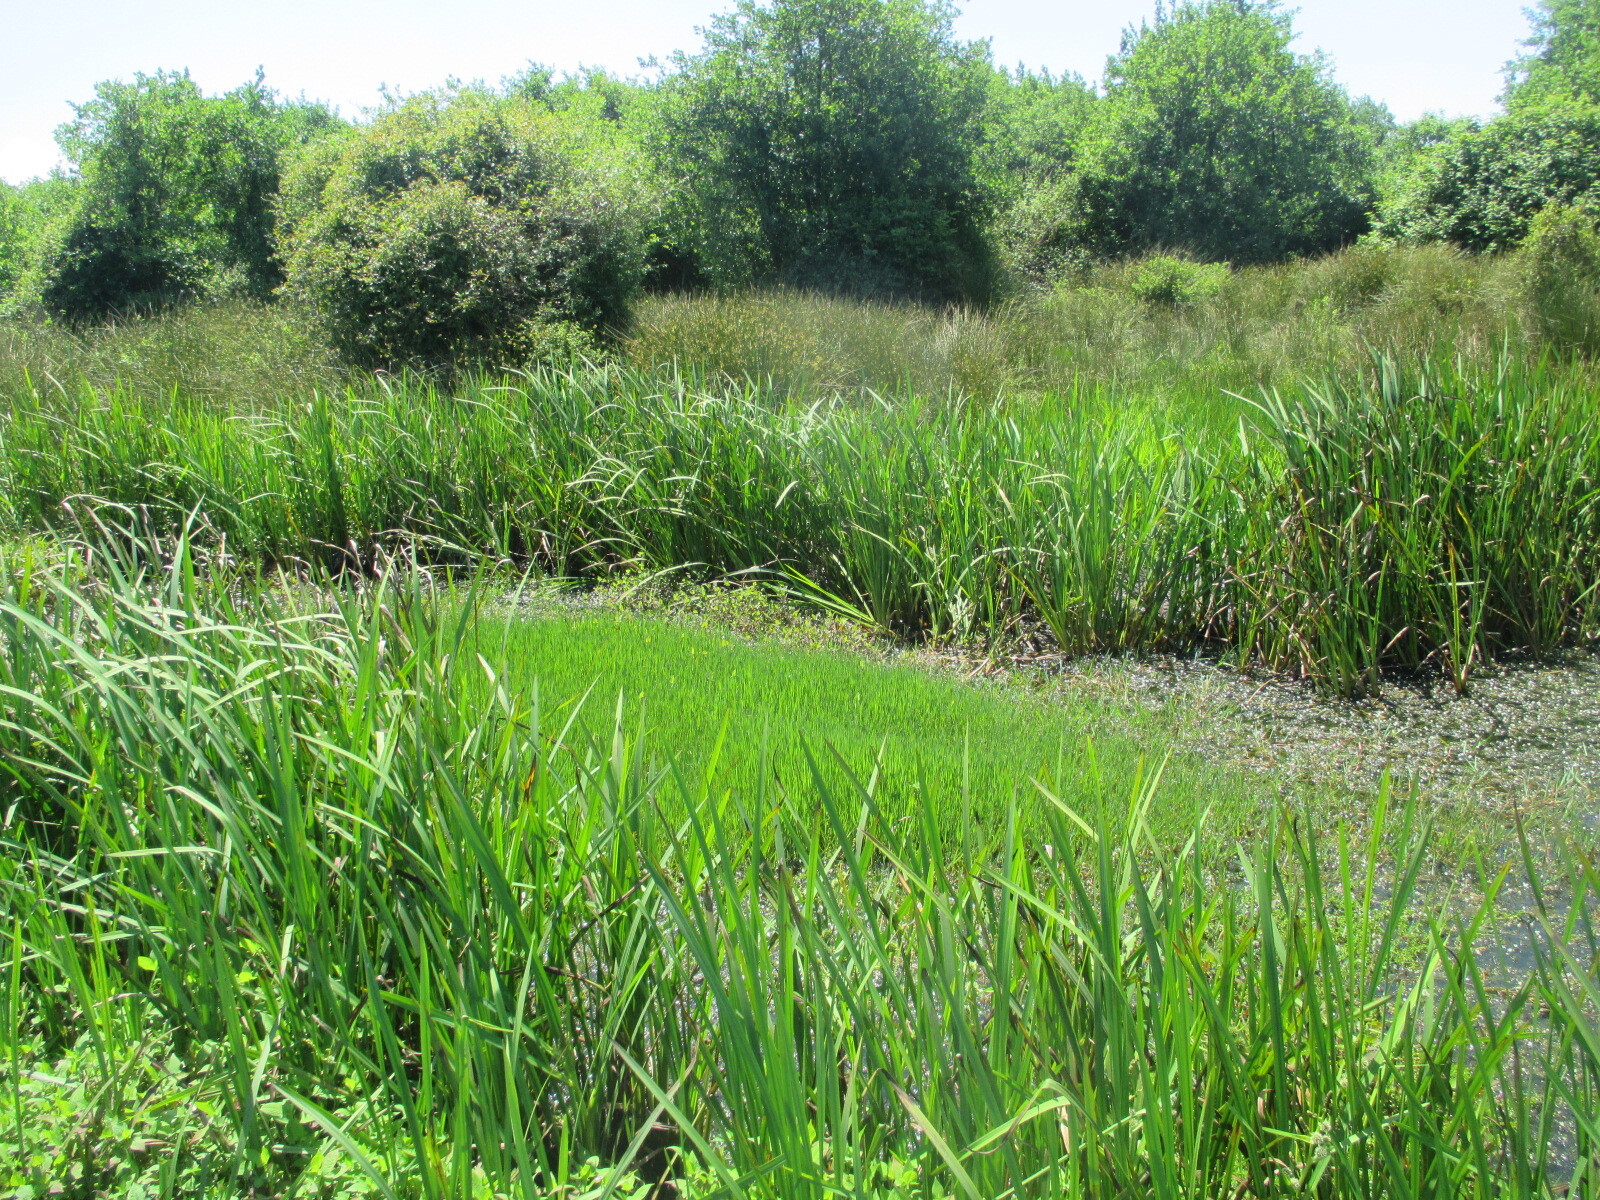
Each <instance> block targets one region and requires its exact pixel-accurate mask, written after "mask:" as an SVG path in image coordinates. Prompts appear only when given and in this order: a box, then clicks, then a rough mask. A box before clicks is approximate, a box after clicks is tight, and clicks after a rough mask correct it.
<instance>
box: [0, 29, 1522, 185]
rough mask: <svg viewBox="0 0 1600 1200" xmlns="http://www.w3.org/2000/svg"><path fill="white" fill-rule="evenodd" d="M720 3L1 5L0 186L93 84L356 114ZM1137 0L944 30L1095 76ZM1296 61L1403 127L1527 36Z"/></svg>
mask: <svg viewBox="0 0 1600 1200" xmlns="http://www.w3.org/2000/svg"><path fill="white" fill-rule="evenodd" d="M728 6H729V5H728V4H727V3H723V2H721V0H450V2H449V3H442V2H440V0H381V2H380V0H273V2H272V3H262V2H261V0H252V2H250V3H239V2H237V0H54V2H51V0H0V29H4V30H5V31H6V42H7V46H8V49H9V53H8V54H7V55H6V60H7V62H6V69H5V71H4V72H0V178H3V179H6V180H9V181H11V182H17V181H20V180H22V179H26V178H30V177H32V176H34V175H38V174H42V173H44V172H46V171H48V170H49V169H50V168H51V166H52V165H54V164H55V162H56V161H57V156H56V149H55V143H54V140H53V138H52V136H51V135H52V131H53V130H54V129H55V127H56V126H57V125H58V124H60V123H61V122H62V121H64V120H66V119H67V118H68V117H69V116H70V115H71V110H70V109H69V108H68V102H69V101H72V100H82V99H84V98H86V97H87V96H88V95H89V94H90V93H91V91H92V89H93V87H94V84H95V82H96V81H97V80H100V79H108V78H118V77H122V78H126V77H128V76H130V75H132V74H133V72H135V71H153V70H156V69H158V68H173V69H176V68H183V67H187V68H189V69H190V71H191V72H192V73H193V75H194V77H195V79H196V80H197V81H198V82H199V83H200V85H201V86H202V87H204V88H206V89H207V90H209V91H216V90H223V89H226V88H229V87H232V86H234V85H236V84H238V83H240V82H242V81H243V80H245V79H247V78H249V77H250V75H252V74H253V73H254V71H255V68H256V66H257V65H258V64H260V65H261V66H264V67H265V68H266V72H267V82H268V83H269V84H271V85H272V86H274V87H276V88H277V89H278V90H279V91H281V92H285V93H288V94H291V95H295V94H300V93H302V92H303V93H305V94H306V95H309V96H311V97H314V98H316V99H321V100H328V101H331V102H333V103H335V104H337V105H338V106H339V107H340V109H341V110H342V111H343V112H345V113H346V114H347V115H355V114H357V113H358V112H359V111H360V109H361V108H362V107H364V106H366V105H370V104H372V103H374V102H375V101H376V100H377V99H378V95H379V89H380V87H381V86H382V85H384V84H388V85H390V86H392V87H395V88H399V89H400V90H414V89H417V88H421V87H426V86H429V85H432V84H436V83H439V82H441V81H443V80H444V79H445V78H447V77H451V76H453V77H456V78H459V79H488V80H498V79H500V78H502V77H503V76H505V75H508V74H511V73H512V72H514V71H516V70H517V69H519V68H520V67H521V66H522V65H523V64H525V63H526V62H527V61H528V60H530V59H534V60H538V61H540V62H547V63H551V64H554V65H555V66H557V67H563V68H571V67H576V66H578V65H579V64H588V65H591V66H603V67H607V68H611V69H614V70H621V71H625V72H632V71H635V70H637V63H638V60H639V59H640V58H642V57H647V56H650V55H663V56H664V55H666V54H667V53H669V52H670V51H672V50H675V49H680V48H685V49H687V48H692V47H693V46H694V45H695V44H696V43H697V38H696V36H695V27H696V26H698V25H703V24H705V23H706V21H707V20H708V18H709V17H710V16H711V15H712V14H713V13H715V12H718V11H722V10H723V9H724V8H726V7H728ZM1153 8H1154V0H968V3H967V4H965V5H964V6H963V12H962V14H961V17H960V22H959V29H960V32H961V34H962V36H964V37H968V38H988V39H990V41H991V43H992V44H993V47H994V53H995V57H996V58H997V59H998V60H999V61H1001V62H1003V63H1007V64H1013V63H1017V62H1023V63H1027V64H1028V65H1030V66H1033V67H1048V68H1050V69H1051V70H1053V71H1057V72H1061V71H1076V72H1078V73H1080V74H1083V75H1086V76H1088V77H1090V78H1097V77H1098V76H1099V74H1100V72H1101V68H1102V67H1103V66H1104V64H1105V59H1106V56H1107V55H1108V54H1110V53H1112V52H1114V51H1115V50H1116V47H1117V40H1118V36H1119V34H1120V32H1121V30H1122V28H1123V27H1124V26H1126V25H1128V24H1129V23H1137V22H1138V21H1139V20H1141V19H1142V18H1145V17H1148V16H1149V15H1150V13H1151V12H1152V11H1153ZM1298 12H1299V16H1298V21H1297V24H1298V28H1299V29H1300V32H1301V38H1300V45H1301V48H1302V49H1305V50H1312V49H1321V50H1323V51H1325V52H1326V53H1327V54H1328V55H1329V56H1330V57H1331V58H1332V60H1333V63H1334V68H1335V73H1336V75H1337V76H1338V78H1339V79H1340V80H1341V81H1342V82H1343V83H1344V84H1345V85H1346V86H1347V87H1349V89H1350V90H1351V91H1352V92H1354V93H1356V94H1368V95H1372V96H1375V97H1377V98H1378V99H1380V100H1383V101H1385V102H1386V103H1388V104H1389V106H1390V107H1391V108H1392V109H1394V111H1395V112H1396V114H1398V115H1399V116H1401V117H1402V118H1410V117H1414V116H1417V115H1419V114H1421V113H1423V112H1425V111H1441V112H1445V113H1448V114H1451V115H1457V114H1464V113H1477V114H1485V113H1489V112H1491V111H1493V109H1494V107H1495V97H1496V95H1497V94H1498V93H1499V90H1500V87H1501V69H1502V67H1503V66H1504V64H1505V62H1506V60H1508V59H1509V58H1511V57H1513V56H1514V55H1515V54H1517V53H1518V42H1519V41H1520V40H1521V39H1522V38H1524V37H1526V36H1527V20H1526V18H1525V17H1524V15H1523V4H1522V2H1521V0H1301V3H1300V4H1299V6H1298Z"/></svg>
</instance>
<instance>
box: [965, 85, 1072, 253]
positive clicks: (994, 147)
mask: <svg viewBox="0 0 1600 1200" xmlns="http://www.w3.org/2000/svg"><path fill="white" fill-rule="evenodd" d="M1097 102H1098V101H1097V98H1096V95H1095V90H1094V88H1093V87H1092V86H1091V85H1090V84H1088V83H1087V82H1085V81H1084V80H1083V79H1081V78H1079V77H1078V76H1076V75H1064V76H1060V77H1056V76H1053V75H1051V74H1049V73H1048V72H1043V73H1034V72H1030V71H1027V70H1024V69H1021V68H1019V69H1018V70H1017V71H1016V72H1015V73H1011V72H1003V71H1002V72H997V73H996V78H995V84H994V88H993V91H992V93H991V96H990V102H989V115H988V125H987V131H986V137H985V144H984V147H983V152H982V156H981V162H982V170H983V178H984V182H985V184H986V185H987V187H988V190H989V193H990V195H991V197H992V206H993V209H994V217H993V222H992V226H991V228H992V235H993V238H994V241H995V242H996V246H997V249H998V251H999V256H1000V260H1001V262H1002V263H1003V265H1004V266H1005V267H1006V268H1007V270H1008V271H1009V272H1010V273H1011V274H1012V275H1014V276H1020V277H1021V278H1022V279H1024V280H1031V281H1033V282H1040V283H1047V282H1050V281H1052V280H1054V279H1057V278H1059V277H1060V276H1061V275H1063V274H1064V273H1066V272H1067V271H1069V270H1071V269H1072V267H1073V266H1075V265H1077V264H1078V263H1080V262H1081V261H1082V259H1083V249H1084V248H1083V247H1082V246H1081V245H1080V244H1079V236H1078V235H1079V232H1080V230H1079V227H1078V226H1079V223H1078V220H1077V214H1078V205H1077V202H1076V197H1077V193H1078V188H1077V179H1076V176H1075V175H1074V173H1073V168H1074V167H1075V166H1076V165H1077V162H1078V157H1079V150H1080V149H1081V147H1082V143H1083V134H1084V130H1085V129H1087V128H1088V126H1089V124H1090V122H1091V121H1092V120H1093V118H1094V112H1095V105H1096V103H1097Z"/></svg>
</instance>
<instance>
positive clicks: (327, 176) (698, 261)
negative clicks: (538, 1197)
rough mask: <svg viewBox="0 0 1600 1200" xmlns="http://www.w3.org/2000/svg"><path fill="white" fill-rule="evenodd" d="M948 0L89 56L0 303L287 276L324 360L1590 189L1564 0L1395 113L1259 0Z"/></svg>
mask: <svg viewBox="0 0 1600 1200" xmlns="http://www.w3.org/2000/svg"><path fill="white" fill-rule="evenodd" d="M953 14H954V10H953V8H952V7H950V5H949V4H947V3H944V2H943V0H769V2H766V3H762V2H760V0H741V2H740V3H739V4H738V5H737V6H736V7H735V8H734V9H733V11H731V12H729V13H727V14H726V15H724V16H722V17H719V18H718V19H716V20H715V21H714V22H713V23H712V24H711V26H710V27H709V28H708V29H706V30H705V31H703V36H704V40H703V43H702V45H701V46H700V48H699V49H697V50H695V51H693V52H687V53H680V54H678V55H676V56H674V57H673V58H671V59H670V60H669V61H668V63H667V64H666V65H665V66H664V67H663V68H662V69H661V70H660V72H659V73H658V74H656V75H654V76H647V77H641V78H635V79H627V78H620V77H617V76H614V75H610V74H607V73H606V72H603V71H594V70H588V71H582V72H579V73H577V74H574V75H568V76H560V75H558V74H557V73H556V72H555V71H554V70H553V69H551V68H549V67H546V66H541V65H538V64H531V65H530V66H529V67H528V68H527V69H526V70H524V71H522V72H521V73H520V74H518V75H516V76H514V77H513V78H510V79H507V80H505V81H503V82H502V84H501V85H500V86H498V87H497V88H490V87H487V86H483V85H474V86H472V87H466V88H463V87H460V86H456V85H452V86H451V87H449V88H446V89H444V90H441V91H439V92H435V93H425V94H421V95H418V96H414V97H411V98H409V99H405V98H400V99H391V100H390V101H389V102H387V103H386V105H385V106H384V108H383V109H382V110H381V111H380V112H379V113H378V114H376V115H375V116H373V117H371V118H369V119H367V120H365V121H363V122H361V123H358V124H357V125H356V126H355V127H354V128H353V129H352V128H351V127H348V126H346V125H345V124H344V123H342V122H340V121H338V120H337V119H336V118H335V117H333V116H332V115H331V114H329V113H328V112H327V111H326V110H325V109H324V108H322V107H320V106H317V105H314V104H309V103H305V102H292V103H290V102H284V101H282V100H280V99H279V98H278V97H277V96H275V95H274V94H273V93H272V92H271V91H270V90H268V89H267V88H266V87H265V85H264V84H263V82H262V81H261V79H260V78H257V79H256V80H255V81H253V82H251V83H248V84H246V85H245V86H243V87H241V88H238V89H235V90H234V91H231V92H228V93H226V94H224V95H220V96H207V95H205V94H203V93H202V92H201V91H200V90H199V89H198V88H197V87H196V86H195V84H194V83H193V81H192V80H190V79H189V78H188V77H187V76H186V75H176V74H160V73H158V74H156V75H149V76H144V75H141V76H136V77H135V79H134V81H133V82H132V83H116V82H113V83H105V84H102V85H100V87H99V88H98V89H97V91H96V95H95V98H94V99H93V100H91V101H90V102H89V103H87V104H84V105H82V106H80V107H79V109H78V114H77V119H76V120H75V121H73V122H72V123H70V124H69V125H67V126H64V127H63V128H62V130H61V131H60V133H59V137H60V140H61V143H62V146H63V148H64V150H65V151H66V154H67V157H68V159H69V161H70V163H71V168H70V169H69V170H68V171H67V172H66V173H64V174H62V175H60V176H58V177H55V178H52V179H49V180H40V181H35V182H33V183H31V184H28V185H25V186H23V187H20V188H8V189H6V190H5V191H4V192H0V304H3V305H4V306H5V307H6V308H7V309H10V310H13V311H15V310H20V309H25V308H28V307H30V306H34V307H42V308H44V309H46V310H48V311H51V312H54V313H56V314H59V315H62V316H66V317H70V318H73V319H79V318H84V317H94V316H100V315H104V314H108V313H113V312H117V311H122V310H127V309H129V308H139V307H148V306H151V305H159V304H162V303H165V302H168V301H170V300H173V299H181V298H207V299H216V298H219V297H229V296H250V297H257V298H261V297H266V296H269V295H278V294H287V295H289V296H290V297H292V298H294V299H296V300H297V301H300V302H302V303H303V304H304V306H305V307H307V309H308V310H309V311H310V312H311V313H312V315H314V316H315V317H317V318H318V319H319V320H320V322H321V323H322V325H323V327H324V329H325V330H326V331H327V333H328V334H329V335H330V336H331V338H332V340H333V342H334V343H335V344H336V346H337V347H338V349H339V350H340V351H341V353H343V354H344V355H345V357H346V358H347V359H348V360H349V361H350V362H351V363H353V364H361V363H375V362H387V363H394V362H401V361H405V362H414V363H442V362H451V363H459V362H462V361H466V360H474V359H476V360H486V361H500V362H508V361H513V360H519V359H527V358H529V357H552V356H553V357H558V358H559V357H569V356H570V355H572V354H574V353H580V352H589V351H593V350H596V349H598V348H600V343H604V342H605V341H606V340H607V339H609V338H611V337H612V336H613V335H614V334H615V333H617V332H618V331H620V330H622V329H624V328H626V326H627V323H628V320H629V305H630V300H631V298H632V297H633V296H635V295H636V294H638V293H639V292H640V291H643V290H654V291H671V290H681V289H705V288H712V289H716V290H719V291H723V292H728V291H730V290H734V289H738V288H743V287H747V286H748V285H752V284H783V285H791V286H800V287H804V288H816V289H820V290H823V291H828V292H834V293H838V292H850V293H855V294H857V295H863V294H865V295H869V296H900V297H912V298H918V299H926V300H933V301H937V302H940V303H948V302H969V301H988V300H990V299H992V298H994V297H995V296H996V295H999V294H1007V293H1014V292H1016V291H1017V290H1019V289H1022V290H1025V289H1027V288H1031V287H1044V288H1054V287H1058V286H1060V285H1061V284H1062V283H1063V282H1064V281H1066V280H1067V279H1069V278H1072V279H1080V280H1081V279H1082V278H1084V277H1085V276H1086V273H1088V272H1090V271H1091V270H1092V269H1094V268H1095V266H1096V264H1103V263H1105V262H1107V261H1112V262H1115V261H1118V260H1125V259H1130V258H1132V259H1138V258H1142V257H1144V256H1147V255H1151V254H1155V255H1157V256H1164V257H1163V262H1165V263H1166V264H1167V265H1165V266H1160V267H1158V268H1152V269H1159V270H1167V271H1169V272H1171V271H1180V272H1181V271H1183V270H1186V269H1187V268H1183V267H1175V266H1172V265H1171V264H1174V263H1181V262H1184V261H1191V260H1192V261H1194V262H1197V263H1206V262H1211V263H1220V262H1227V263H1234V264H1242V263H1270V262H1281V261H1284V260H1286V259H1289V258H1293V257H1297V256H1314V255H1317V254H1321V253H1324V252H1326V251H1329V250H1331V249H1334V248H1336V247H1339V246H1341V245H1344V244H1346V243H1348V242H1350V241H1352V240H1353V239H1355V238H1356V237H1357V236H1358V235H1361V234H1362V233H1363V231H1366V230H1368V229H1369V228H1370V229H1371V230H1372V231H1373V234H1374V236H1375V237H1376V238H1377V239H1378V240H1380V241H1383V242H1388V243H1396V242H1405V243H1425V242H1442V243H1447V244H1449V245H1453V246H1457V247H1461V248H1463V249H1466V250H1470V251H1475V252H1479V251H1502V250H1507V249H1511V248H1514V247H1516V246H1517V245H1519V244H1520V243H1521V242H1522V240H1523V239H1524V238H1525V237H1526V236H1527V234H1528V231H1529V228H1530V223H1531V222H1532V221H1533V220H1534V218H1535V216H1536V215H1537V214H1538V213H1540V212H1541V211H1543V210H1544V209H1546V208H1547V207H1551V206H1556V207H1576V208H1578V209H1581V210H1584V211H1589V212H1595V211H1597V210H1600V99H1597V97H1596V92H1595V87H1594V86H1593V82H1592V81H1593V79H1595V78H1600V65H1597V60H1596V46H1597V45H1600V42H1597V36H1596V32H1595V31H1596V29H1597V28H1600V24H1597V22H1600V17H1597V15H1596V10H1595V0H1547V2H1546V3H1545V4H1543V5H1542V6H1541V7H1540V8H1539V9H1538V10H1537V11H1536V12H1535V13H1533V14H1532V16H1533V21H1534V37H1533V38H1532V39H1531V41H1530V43H1529V53H1528V54H1527V55H1526V56H1525V57H1524V58H1522V59H1520V60H1519V61H1518V62H1517V63H1515V64H1513V68H1512V71H1511V76H1510V84H1509V87H1508V91H1507V97H1506V100H1507V110H1506V112H1505V113H1504V114H1503V115H1501V116H1499V117H1496V118H1495V119H1493V120H1490V121H1488V122H1487V123H1480V122H1476V121H1471V120H1457V121H1451V120H1445V119H1443V118H1439V117H1433V116H1430V117H1425V118H1423V119H1421V120H1418V121H1415V122H1412V123H1410V124H1406V125H1402V124H1399V123H1397V122H1396V121H1395V120H1394V118H1393V116H1392V115H1391V114H1390V113H1389V112H1388V111H1387V110H1386V109H1385V108H1384V107H1383V106H1382V105H1380V104H1377V103H1375V102H1373V101H1371V100H1369V99H1364V98H1357V99H1352V98H1351V97H1349V96H1348V95H1347V94H1346V93H1345V92H1344V91H1343V89H1341V88H1340V87H1339V86H1338V85H1337V84H1336V83H1335V82H1334V81H1333V80H1332V78H1331V77H1330V74H1329V72H1328V69H1327V66H1326V64H1325V63H1324V62H1323V61H1322V60H1321V59H1320V58H1319V57H1317V56H1315V55H1313V56H1306V55H1303V54H1299V53H1297V52H1296V51H1295V50H1294V48H1293V45H1292V42H1293V37H1294V28H1293V23H1292V14H1291V13H1290V12H1289V11H1288V10H1286V9H1284V8H1283V7H1282V6H1281V4H1279V3H1278V2H1277V0H1182V2H1180V3H1177V4H1175V5H1173V6H1170V7H1165V6H1158V8H1157V12H1156V14H1155V17H1154V19H1153V20H1152V21H1151V22H1149V23H1147V24H1145V25H1142V26H1139V27H1137V28H1130V29H1129V30H1128V31H1127V32H1126V34H1125V36H1124V39H1123V44H1122V47H1121V49H1120V51H1119V52H1118V53H1117V54H1116V55H1114V56H1113V57H1112V58H1111V59H1110V60H1109V62H1108V65H1107V69H1106V73H1105V76H1104V78H1103V79H1102V80H1101V81H1100V83H1099V84H1098V85H1095V84H1091V83H1088V82H1086V81H1084V80H1082V79H1078V78H1076V77H1071V76H1069V77H1055V76H1052V75H1050V74H1048V73H1033V72H1030V71H1027V70H1025V69H1021V68H1019V69H1017V70H1015V71H1007V70H1001V69H998V68H997V67H996V66H995V65H994V63H993V62H992V61H991V58H990V56H989V53H988V50H987V47H986V46H985V45H984V44H983V43H966V42H962V41H960V40H959V39H958V38H957V37H956V36H955V34H954V32H953V25H952V18H953ZM285 181H287V183H286V182H285ZM285 187H286V190H282V189H285ZM281 190H282V191H281ZM280 191H281V195H280ZM1195 278H1197V279H1198V278H1201V276H1196V277H1195ZM1160 290H1161V289H1160V288H1159V287H1158V288H1156V291H1160ZM1152 294H1154V293H1152ZM597 338H598V339H599V343H597V341H596V339H597ZM1579 341H1580V342H1582V339H1579Z"/></svg>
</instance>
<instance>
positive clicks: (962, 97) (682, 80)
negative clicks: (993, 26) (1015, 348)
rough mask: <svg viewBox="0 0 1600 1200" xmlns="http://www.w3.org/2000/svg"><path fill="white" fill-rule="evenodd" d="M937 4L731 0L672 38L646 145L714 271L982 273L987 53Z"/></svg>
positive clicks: (937, 286) (877, 281) (935, 287)
mask: <svg viewBox="0 0 1600 1200" xmlns="http://www.w3.org/2000/svg"><path fill="white" fill-rule="evenodd" d="M952 17H953V9H951V8H950V7H949V6H948V5H945V4H943V3H929V2H925V0H771V2H770V3H768V4H765V5H758V4H756V3H753V2H752V0H741V3H740V5H739V7H738V8H737V9H736V10H735V11H734V12H732V13H729V14H727V15H725V16H721V17H718V18H717V19H716V20H715V21H714V22H713V23H712V25H711V26H710V28H709V29H706V30H704V31H703V33H704V39H705V43H704V46H703V48H702V49H701V50H700V52H699V53H697V54H694V55H679V56H678V58H677V59H676V60H675V65H676V68H677V69H676V72H675V74H674V76H673V77H672V78H671V79H670V80H669V82H668V84H667V89H666V96H665V97H664V103H663V106H662V112H661V124H660V127H659V138H660V145H661V147H662V149H663V150H664V151H665V155H666V158H667V160H668V161H669V162H670V163H671V165H672V169H673V171H674V173H675V176H676V179H677V181H678V188H679V194H680V195H681V196H682V197H683V198H684V204H683V212H682V218H681V224H682V234H681V236H682V238H683V240H684V242H685V243H686V244H688V245H691V246H692V247H693V248H694V250H695V251H696V252H697V254H698V255H699V256H700V257H701V260H702V261H703V262H704V263H705V264H706V266H707V268H708V269H709V271H710V273H711V275H712V278H713V279H715V280H717V281H719V282H724V283H730V282H732V283H736V282H744V281H750V280H773V281H783V282H790V283H797V284H804V285H816V286H823V287H830V288H844V289H853V290H901V291H909V292H912V293H916V294H923V295H927V296H935V297H956V296H962V295H971V294H974V293H977V292H981V291H983V290H984V289H985V288H986V286H987V251H986V247H985V241H984V237H983V233H982V226H983V204H982V200H983V191H982V188H981V186H980V181H979V178H978V164H977V151H978V149H979V147H980V145H981V143H982V139H983V125H984V117H985V104H986V100H987V98H988V92H989V87H990V82H991V77H992V75H993V69H992V67H991V66H990V65H989V61H988V53H987V48H986V47H984V46H983V45H981V44H964V43H961V42H958V41H957V40H956V39H955V37H954V34H953V32H952V26H951V22H952Z"/></svg>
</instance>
